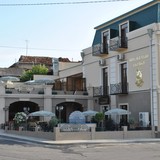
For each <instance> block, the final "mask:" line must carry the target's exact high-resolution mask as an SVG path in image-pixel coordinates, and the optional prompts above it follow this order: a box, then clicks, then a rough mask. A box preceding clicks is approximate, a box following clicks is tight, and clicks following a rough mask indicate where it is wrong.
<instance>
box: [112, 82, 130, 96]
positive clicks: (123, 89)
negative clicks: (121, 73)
mask: <svg viewBox="0 0 160 160" xmlns="http://www.w3.org/2000/svg"><path fill="white" fill-rule="evenodd" d="M110 94H111V95H116V94H128V83H116V84H110Z"/></svg>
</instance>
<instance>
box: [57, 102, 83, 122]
mask: <svg viewBox="0 0 160 160" xmlns="http://www.w3.org/2000/svg"><path fill="white" fill-rule="evenodd" d="M55 110H56V111H55V113H56V116H57V118H58V119H61V122H62V123H68V122H69V115H70V114H71V113H72V112H74V111H81V112H82V111H83V107H82V104H80V103H77V102H63V103H59V104H57V107H56V108H55Z"/></svg>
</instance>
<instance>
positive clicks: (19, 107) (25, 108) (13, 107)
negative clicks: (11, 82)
mask: <svg viewBox="0 0 160 160" xmlns="http://www.w3.org/2000/svg"><path fill="white" fill-rule="evenodd" d="M38 110H39V106H38V104H36V103H34V102H29V101H18V102H14V103H12V104H10V106H9V118H8V119H9V121H13V118H14V116H15V114H16V113H17V112H27V113H31V112H35V111H38Z"/></svg>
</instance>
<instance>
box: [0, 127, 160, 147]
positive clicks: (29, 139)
mask: <svg viewBox="0 0 160 160" xmlns="http://www.w3.org/2000/svg"><path fill="white" fill-rule="evenodd" d="M0 136H3V137H7V138H9V137H10V138H15V139H18V140H25V141H29V142H36V143H41V144H49V145H67V144H102V143H103V144H104V143H106V144H107V143H108V144H111V143H149V142H150V143H151V142H152V143H153V142H160V138H147V139H99V140H63V141H52V140H46V139H40V138H33V137H26V136H19V135H18V136H17V135H13V134H8V133H5V131H4V130H2V129H0Z"/></svg>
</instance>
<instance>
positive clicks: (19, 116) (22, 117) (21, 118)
mask: <svg viewBox="0 0 160 160" xmlns="http://www.w3.org/2000/svg"><path fill="white" fill-rule="evenodd" d="M13 120H14V122H15V126H20V125H21V124H23V123H25V122H26V120H27V115H26V114H25V113H24V112H17V113H16V114H15V116H14V118H13Z"/></svg>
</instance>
